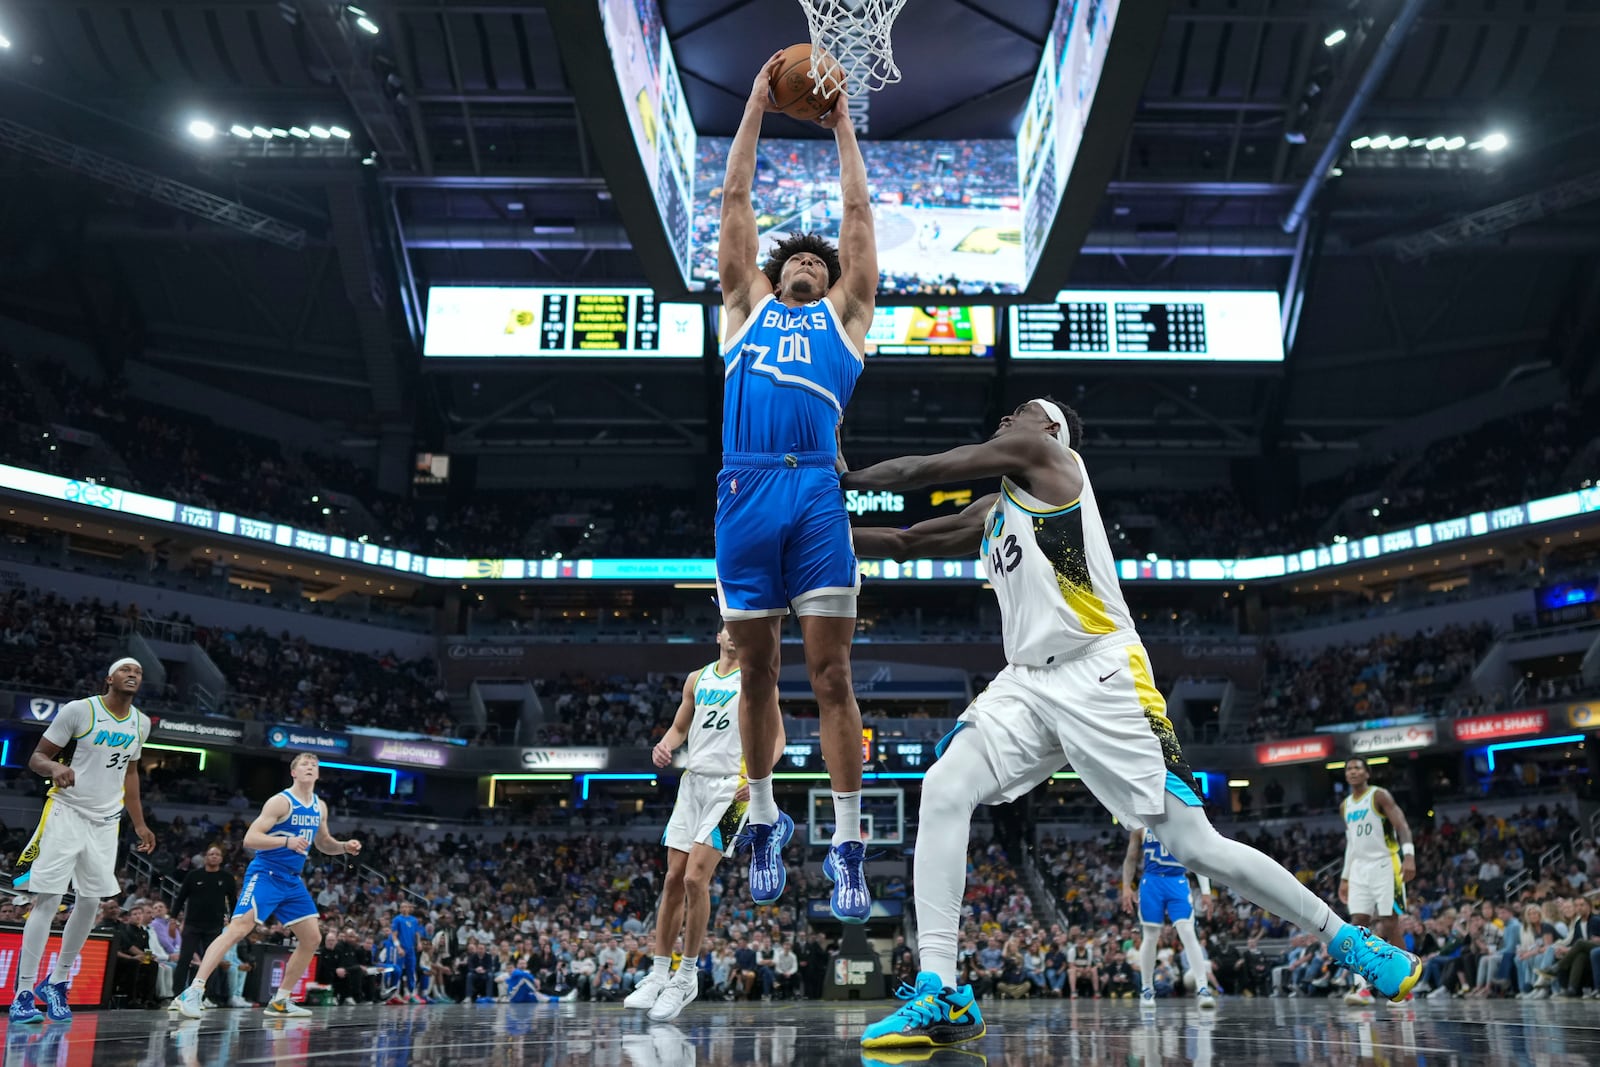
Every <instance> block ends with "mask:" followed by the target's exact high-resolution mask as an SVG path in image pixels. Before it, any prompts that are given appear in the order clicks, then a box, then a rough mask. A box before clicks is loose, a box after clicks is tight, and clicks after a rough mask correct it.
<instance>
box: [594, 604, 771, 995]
mask: <svg viewBox="0 0 1600 1067" xmlns="http://www.w3.org/2000/svg"><path fill="white" fill-rule="evenodd" d="M741 673H742V672H741V671H740V669H739V661H738V658H737V657H736V655H735V653H734V647H733V642H732V641H731V640H729V638H728V628H727V626H726V625H724V626H723V628H722V629H720V630H718V631H717V661H716V662H715V663H708V664H707V665H706V666H704V667H702V668H700V669H699V670H698V671H695V672H694V673H693V674H691V675H690V676H689V677H688V678H686V679H684V683H683V700H682V701H681V702H680V703H679V704H678V714H677V716H676V717H675V718H674V719H673V720H672V726H671V727H670V728H669V729H668V730H667V732H666V735H665V736H664V737H662V738H661V740H660V741H658V742H657V743H656V747H655V750H654V751H653V752H651V754H650V755H651V759H652V760H653V761H654V762H655V765H656V766H657V767H665V766H667V765H669V764H670V763H671V762H672V753H673V752H675V751H676V750H677V748H678V746H679V745H681V744H683V743H684V741H685V740H687V741H688V743H689V754H688V759H687V761H686V762H685V764H684V770H683V777H682V778H681V779H679V781H678V800H677V802H676V803H675V804H673V806H672V818H670V819H668V820H667V829H666V832H665V833H663V834H662V835H661V843H662V844H664V845H666V846H667V878H666V881H665V882H664V883H663V884H662V886H661V904H660V906H659V907H658V908H657V909H656V942H655V952H654V955H653V960H652V966H651V969H650V973H649V974H648V975H647V976H646V977H645V978H644V980H643V981H641V982H640V983H639V988H637V989H635V990H634V991H633V992H632V993H629V994H628V997H627V999H626V1000H624V1001H623V1002H622V1003H623V1006H624V1007H628V1008H633V1009H635V1010H638V1011H646V1010H648V1011H649V1013H650V1019H651V1021H652V1022H658V1023H664V1022H670V1021H672V1020H673V1019H675V1018H677V1017H678V1013H679V1012H681V1011H683V1009H684V1006H685V1005H687V1004H688V1003H689V1002H690V1001H692V1000H694V998H695V997H697V996H699V994H700V976H699V968H698V967H696V966H695V961H696V960H697V959H699V957H700V942H701V941H702V940H703V939H704V938H705V935H706V924H707V922H709V921H710V919H711V876H712V874H714V873H715V872H716V869H717V864H718V863H720V862H721V861H722V856H723V853H724V852H725V850H726V848H727V846H729V845H731V844H732V843H733V835H734V832H735V831H736V830H737V829H738V828H739V820H740V819H741V818H742V817H743V815H744V813H745V807H746V804H745V802H746V801H748V800H749V799H750V788H749V786H747V785H745V783H744V776H743V774H742V773H741V772H742V769H743V760H742V758H741V757H740V751H741V747H742V746H741V741H740V737H741V734H740V731H739V708H740V704H741V699H740V689H741V682H740V675H741ZM782 753H783V730H782V729H781V728H780V729H779V731H778V741H777V743H776V745H775V747H774V752H773V759H774V760H776V759H777V758H778V756H780V755H781V754H782ZM679 933H682V934H683V962H682V963H681V964H679V966H678V970H677V972H676V973H675V974H674V973H673V972H672V947H673V945H675V944H677V941H678V934H679Z"/></svg>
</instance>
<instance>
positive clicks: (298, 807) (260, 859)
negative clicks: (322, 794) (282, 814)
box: [250, 789, 322, 874]
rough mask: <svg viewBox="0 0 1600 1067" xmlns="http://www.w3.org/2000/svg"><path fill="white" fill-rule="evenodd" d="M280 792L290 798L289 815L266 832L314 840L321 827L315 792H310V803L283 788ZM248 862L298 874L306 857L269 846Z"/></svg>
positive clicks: (308, 840) (320, 807) (303, 865)
mask: <svg viewBox="0 0 1600 1067" xmlns="http://www.w3.org/2000/svg"><path fill="white" fill-rule="evenodd" d="M283 795H284V796H286V797H288V798H289V817H288V818H287V819H284V820H282V821H281V822H279V823H278V824H277V825H276V826H274V827H273V828H272V829H270V830H268V831H267V833H268V834H270V835H271V836H273V837H303V838H305V839H306V841H307V843H309V842H312V841H315V840H316V839H317V831H318V830H320V829H321V828H322V805H321V803H320V802H319V801H318V800H317V797H316V794H312V796H311V803H310V804H302V803H300V801H299V799H298V798H297V797H296V796H295V795H294V792H293V791H292V790H289V789H285V790H284V791H283ZM250 864H251V866H254V867H266V868H268V869H270V870H273V871H281V872H284V873H287V874H299V873H300V872H301V871H303V870H305V867H306V858H305V856H303V855H301V854H300V853H298V852H295V851H293V850H292V849H288V848H272V849H268V850H266V851H265V852H257V853H256V857H255V859H253V860H251V861H250Z"/></svg>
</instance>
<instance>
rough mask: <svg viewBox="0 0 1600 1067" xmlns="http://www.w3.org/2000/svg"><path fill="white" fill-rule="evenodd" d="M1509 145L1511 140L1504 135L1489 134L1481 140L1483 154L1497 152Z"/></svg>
mask: <svg viewBox="0 0 1600 1067" xmlns="http://www.w3.org/2000/svg"><path fill="white" fill-rule="evenodd" d="M1510 143H1511V140H1510V139H1509V138H1508V137H1506V135H1505V134H1503V133H1491V134H1490V135H1489V136H1487V137H1485V138H1484V139H1483V150H1484V151H1485V152H1499V151H1501V150H1502V149H1504V148H1505V146H1506V145H1508V144H1510Z"/></svg>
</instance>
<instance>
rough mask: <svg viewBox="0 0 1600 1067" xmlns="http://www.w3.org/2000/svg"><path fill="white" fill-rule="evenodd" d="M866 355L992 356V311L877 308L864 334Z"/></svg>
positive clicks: (979, 308)
mask: <svg viewBox="0 0 1600 1067" xmlns="http://www.w3.org/2000/svg"><path fill="white" fill-rule="evenodd" d="M867 355H879V356H978V357H980V358H987V357H992V356H993V355H994V308H993V307H988V306H984V305H974V306H972V307H881V306H880V307H879V308H878V309H877V310H876V311H875V312H873V315H872V327H871V329H869V330H868V331H867Z"/></svg>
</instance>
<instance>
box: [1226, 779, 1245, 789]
mask: <svg viewBox="0 0 1600 1067" xmlns="http://www.w3.org/2000/svg"><path fill="white" fill-rule="evenodd" d="M1228 788H1229V789H1249V788H1250V779H1248V778H1229V779H1228Z"/></svg>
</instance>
